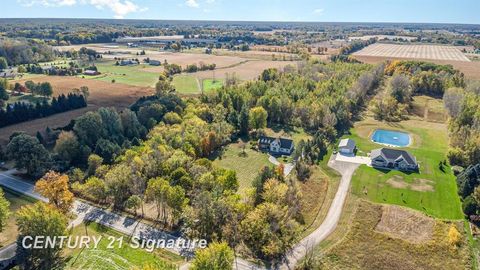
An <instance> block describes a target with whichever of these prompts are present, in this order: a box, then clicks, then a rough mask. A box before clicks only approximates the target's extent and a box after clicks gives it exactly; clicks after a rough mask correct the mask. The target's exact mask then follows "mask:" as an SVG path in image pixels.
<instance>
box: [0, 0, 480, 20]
mask: <svg viewBox="0 0 480 270" xmlns="http://www.w3.org/2000/svg"><path fill="white" fill-rule="evenodd" d="M0 2H7V3H8V4H5V3H2V5H1V6H2V8H1V10H0V18H108V19H110V18H116V19H155V20H172V19H175V20H229V21H231V20H236V21H314V22H417V23H467V24H480V13H479V11H480V0H0Z"/></svg>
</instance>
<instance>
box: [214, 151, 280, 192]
mask: <svg viewBox="0 0 480 270" xmlns="http://www.w3.org/2000/svg"><path fill="white" fill-rule="evenodd" d="M242 152H243V149H242V147H241V144H239V143H232V144H230V145H228V146H226V147H225V149H224V151H223V153H221V154H220V155H219V156H218V157H216V159H215V160H214V162H213V164H214V165H216V166H218V167H220V168H225V169H230V170H234V171H235V172H236V173H237V178H238V183H239V192H240V193H241V192H243V191H245V189H247V188H250V187H251V186H252V183H253V180H254V179H255V177H256V176H257V175H258V173H259V172H260V170H261V169H263V167H265V166H274V165H273V164H272V163H270V162H269V161H268V155H267V154H265V153H262V152H258V151H256V150H252V149H250V146H249V143H247V144H246V145H245V154H242Z"/></svg>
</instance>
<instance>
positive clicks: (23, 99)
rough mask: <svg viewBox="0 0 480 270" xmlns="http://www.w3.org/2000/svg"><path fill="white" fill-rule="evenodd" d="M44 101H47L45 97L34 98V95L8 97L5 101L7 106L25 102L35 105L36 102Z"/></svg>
mask: <svg viewBox="0 0 480 270" xmlns="http://www.w3.org/2000/svg"><path fill="white" fill-rule="evenodd" d="M44 100H49V99H47V98H45V97H41V96H34V95H22V96H10V98H9V99H8V100H7V103H8V104H13V103H15V102H27V103H32V104H35V103H37V102H43V101H44Z"/></svg>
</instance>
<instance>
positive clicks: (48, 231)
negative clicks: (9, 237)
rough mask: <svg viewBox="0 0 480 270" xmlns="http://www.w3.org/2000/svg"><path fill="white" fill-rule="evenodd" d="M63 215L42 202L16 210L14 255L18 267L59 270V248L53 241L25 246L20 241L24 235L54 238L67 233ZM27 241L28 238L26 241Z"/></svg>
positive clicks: (26, 269)
mask: <svg viewBox="0 0 480 270" xmlns="http://www.w3.org/2000/svg"><path fill="white" fill-rule="evenodd" d="M67 224H68V219H67V217H66V216H65V215H64V214H62V212H60V211H58V210H57V209H55V208H54V207H52V206H50V205H47V204H45V203H43V202H37V203H35V204H33V205H28V206H24V207H22V208H21V209H20V210H19V211H18V212H17V226H18V230H19V234H18V237H17V256H18V258H17V259H18V260H17V261H18V262H19V263H20V266H21V269H25V270H36V269H62V268H63V265H64V260H63V259H62V257H61V256H62V254H61V253H62V249H61V247H60V245H59V243H58V242H57V243H56V245H55V246H54V247H45V248H27V247H23V245H22V242H23V239H24V238H25V237H26V236H31V237H33V238H35V237H36V236H43V237H55V236H62V235H68V232H67ZM26 243H27V244H28V243H29V241H26Z"/></svg>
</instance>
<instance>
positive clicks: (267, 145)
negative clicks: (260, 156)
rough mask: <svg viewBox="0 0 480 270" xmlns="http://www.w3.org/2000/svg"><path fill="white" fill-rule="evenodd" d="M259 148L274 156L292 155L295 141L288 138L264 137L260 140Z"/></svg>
mask: <svg viewBox="0 0 480 270" xmlns="http://www.w3.org/2000/svg"><path fill="white" fill-rule="evenodd" d="M258 148H259V149H260V150H262V151H268V152H270V153H272V154H274V155H290V154H291V153H292V151H293V141H292V140H290V139H286V138H280V137H279V138H273V137H267V136H262V137H260V139H258Z"/></svg>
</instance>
